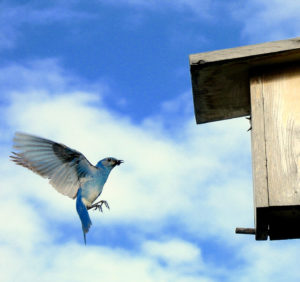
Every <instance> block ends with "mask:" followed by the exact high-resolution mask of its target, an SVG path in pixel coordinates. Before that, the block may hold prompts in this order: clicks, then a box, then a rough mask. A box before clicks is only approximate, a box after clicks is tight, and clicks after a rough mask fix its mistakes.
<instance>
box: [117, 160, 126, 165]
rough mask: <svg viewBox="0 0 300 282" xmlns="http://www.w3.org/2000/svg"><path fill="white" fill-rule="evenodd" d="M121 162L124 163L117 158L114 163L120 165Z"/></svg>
mask: <svg viewBox="0 0 300 282" xmlns="http://www.w3.org/2000/svg"><path fill="white" fill-rule="evenodd" d="M122 163H124V161H123V160H117V161H116V165H120V164H122Z"/></svg>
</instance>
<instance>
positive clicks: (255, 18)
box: [0, 0, 300, 282]
mask: <svg viewBox="0 0 300 282" xmlns="http://www.w3.org/2000/svg"><path fill="white" fill-rule="evenodd" d="M64 2H65V3H64ZM299 8H300V4H299V3H298V2H296V1H282V0H276V1H272V3H270V2H269V1H267V0H263V1H261V0H260V1H258V0H252V1H250V0H248V1H243V4H238V3H236V1H209V0H198V1H196V0H190V1H188V0H174V1H172V2H171V1H167V0H161V1H154V0H148V1H145V0H112V1H104V0H102V1H101V0H98V1H77V0H71V1H51V3H50V2H49V3H48V4H45V3H44V2H43V3H42V2H41V1H2V2H1V3H0V36H1V42H0V55H1V60H0V69H1V77H0V90H1V97H0V111H1V116H2V119H1V122H0V131H1V134H0V136H1V139H0V142H1V149H0V158H1V162H0V166H1V169H0V171H1V176H2V182H1V189H0V195H1V197H0V201H1V204H0V211H1V212H0V220H1V223H2V224H1V227H0V229H1V231H0V273H1V281H16V280H17V279H18V280H20V277H21V278H22V281H53V280H56V281H88V280H91V279H93V280H95V279H96V281H97V280H100V279H101V280H102V281H105V282H111V281H113V282H114V281H116V282H118V281H122V282H123V281H146V282H148V281H162V282H165V281H172V282H173V281H174V282H193V281H205V282H206V281H209V282H211V281H245V282H246V281H270V280H272V281H299V278H300V272H299V266H298V264H297V258H298V254H299V251H300V245H299V242H298V240H290V241H278V242H276V241H275V242H270V241H264V242H256V241H255V240H254V238H253V237H251V236H242V235H235V234H234V229H235V227H237V226H243V227H252V226H253V203H252V198H253V195H252V173H251V152H250V133H249V132H247V129H248V127H249V125H248V121H247V120H245V119H244V118H240V119H233V120H228V121H222V122H215V123H211V124H205V125H196V123H195V118H194V113H193V103H192V90H191V83H190V74H189V62H188V55H189V54H192V53H198V52H204V51H212V50H216V49H223V48H231V47H236V46H241V45H247V44H253V43H259V42H266V41H271V40H280V39H286V38H290V37H296V36H299V34H298V33H297V31H298V30H299V27H300V20H299V17H298V11H299ZM17 130H19V131H24V132H28V133H32V134H35V135H39V136H42V137H46V138H49V139H52V140H55V141H58V142H61V143H64V144H66V145H68V146H70V147H71V148H74V149H77V150H79V151H81V152H82V153H83V154H84V155H85V156H86V157H87V158H88V159H89V160H90V161H91V162H92V163H94V164H95V163H96V162H97V161H98V160H99V159H102V158H104V157H107V156H114V157H116V158H120V159H124V160H125V163H124V164H123V165H122V166H120V167H117V168H115V169H114V171H113V172H112V173H111V175H110V179H109V180H108V182H107V184H106V186H105V189H104V192H103V194H102V196H101V197H102V198H103V199H105V200H107V201H108V202H109V204H110V206H111V210H110V211H105V212H104V213H103V214H101V213H98V212H93V211H91V212H90V216H91V219H92V222H93V226H92V228H91V229H90V232H89V233H88V234H87V243H88V244H87V246H84V244H83V239H82V232H81V224H80V221H79V218H78V216H77V213H76V211H75V202H74V201H72V200H70V199H69V198H67V197H64V196H62V195H61V194H59V193H57V192H56V191H55V190H54V189H53V188H52V187H51V186H50V184H48V183H47V180H45V179H43V178H41V177H39V176H37V175H35V174H33V173H32V172H30V171H27V170H25V169H24V168H21V167H17V166H15V165H14V164H13V163H11V162H9V160H8V155H9V154H10V151H11V145H12V142H11V141H12V137H13V133H14V132H15V131H17ZM287 269H288V271H286V270H287Z"/></svg>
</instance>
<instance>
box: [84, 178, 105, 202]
mask: <svg viewBox="0 0 300 282" xmlns="http://www.w3.org/2000/svg"><path fill="white" fill-rule="evenodd" d="M102 189H103V185H102V184H101V183H99V182H97V181H93V180H92V181H87V182H85V183H84V184H83V186H82V198H83V200H85V201H84V202H85V205H86V206H89V204H90V205H91V204H92V203H93V202H94V201H95V200H96V199H97V198H98V197H99V195H100V194H101V192H102Z"/></svg>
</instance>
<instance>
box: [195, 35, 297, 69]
mask: <svg viewBox="0 0 300 282" xmlns="http://www.w3.org/2000/svg"><path fill="white" fill-rule="evenodd" d="M299 48H300V37H296V38H291V39H286V40H279V41H272V42H266V43H261V44H255V45H248V46H242V47H236V48H230V49H223V50H216V51H211V52H204V53H197V54H191V55H190V57H189V59H190V65H198V64H206V63H212V62H220V61H228V60H235V59H239V58H245V57H253V56H255V57H257V56H259V55H267V54H273V53H278V52H284V51H288V50H295V49H299Z"/></svg>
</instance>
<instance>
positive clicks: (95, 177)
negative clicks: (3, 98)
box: [10, 132, 123, 244]
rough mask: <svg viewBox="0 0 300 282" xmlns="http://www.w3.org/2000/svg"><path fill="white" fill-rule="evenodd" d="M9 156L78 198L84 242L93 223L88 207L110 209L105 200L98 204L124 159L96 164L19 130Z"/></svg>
mask: <svg viewBox="0 0 300 282" xmlns="http://www.w3.org/2000/svg"><path fill="white" fill-rule="evenodd" d="M14 148H15V149H16V151H17V152H13V155H12V156H10V157H11V159H12V161H14V162H15V163H16V164H18V165H21V166H24V167H27V168H28V169H30V170H32V171H33V172H35V173H37V174H39V175H41V176H43V177H45V178H48V179H50V184H51V185H52V186H53V187H54V188H55V189H56V190H57V191H58V192H60V193H62V194H63V195H66V196H69V197H70V198H73V199H75V198H76V197H77V200H76V210H77V213H78V215H79V218H80V220H81V224H82V231H83V236H84V242H85V244H86V233H87V232H88V231H89V228H90V226H91V225H92V222H91V219H90V217H89V214H88V209H91V208H95V209H97V208H98V209H99V210H101V211H102V205H103V204H105V206H106V207H107V208H109V206H108V203H107V202H106V201H104V200H102V201H99V202H97V203H95V204H93V203H94V201H95V200H96V199H97V198H98V197H99V196H100V194H101V192H102V190H103V186H104V184H105V182H106V180H107V178H108V176H109V174H110V172H111V170H112V169H113V168H114V167H115V166H117V165H120V164H121V163H122V162H123V161H122V160H117V159H115V158H105V159H103V160H101V161H99V162H98V163H97V165H96V166H93V165H92V164H91V163H90V162H89V161H88V160H87V159H86V158H85V156H84V155H83V154H81V153H80V152H78V151H76V150H74V149H71V148H69V147H67V146H65V145H63V144H60V143H56V142H53V141H51V140H48V139H44V138H40V137H37V136H33V135H29V134H25V133H20V132H17V133H16V134H15V137H14Z"/></svg>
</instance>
